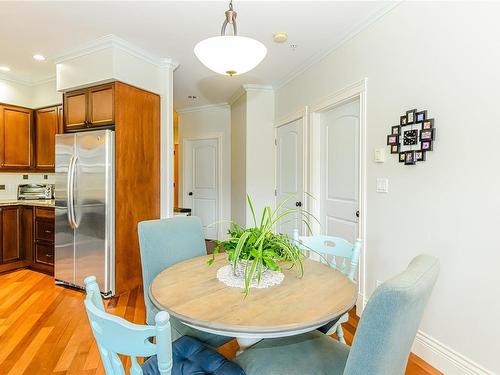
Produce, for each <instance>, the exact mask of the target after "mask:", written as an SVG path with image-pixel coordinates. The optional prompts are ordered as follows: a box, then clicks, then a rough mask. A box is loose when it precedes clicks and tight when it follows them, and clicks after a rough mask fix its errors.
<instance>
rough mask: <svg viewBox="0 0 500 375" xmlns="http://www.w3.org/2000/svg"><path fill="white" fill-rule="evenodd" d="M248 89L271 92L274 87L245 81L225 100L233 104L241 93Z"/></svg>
mask: <svg viewBox="0 0 500 375" xmlns="http://www.w3.org/2000/svg"><path fill="white" fill-rule="evenodd" d="M249 91H267V92H273V91H274V88H273V86H271V85H257V84H253V83H247V84H244V85H242V86H240V87H238V89H237V90H236V91H235V92H234V93H233V95H231V96H230V97H229V99H228V100H227V102H228V103H229V105H233V104H234V102H236V101H237V100H238V99H239V98H240V97H241V96H242V95H243V94H245V93H247V92H249Z"/></svg>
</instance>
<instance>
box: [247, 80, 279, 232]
mask: <svg viewBox="0 0 500 375" xmlns="http://www.w3.org/2000/svg"><path fill="white" fill-rule="evenodd" d="M246 98H247V103H246V188H247V193H248V194H249V196H250V198H251V199H252V202H253V206H254V209H255V215H256V217H257V221H258V220H260V217H261V213H262V211H263V210H264V207H266V206H270V207H274V203H275V202H274V200H275V199H274V189H275V187H276V186H275V185H276V182H275V178H274V152H275V145H274V137H275V134H274V127H273V122H274V92H273V91H271V90H268V89H264V90H262V89H257V90H254V89H247V93H246ZM246 217H247V225H253V224H254V221H253V217H252V213H251V212H250V210H247V212H246Z"/></svg>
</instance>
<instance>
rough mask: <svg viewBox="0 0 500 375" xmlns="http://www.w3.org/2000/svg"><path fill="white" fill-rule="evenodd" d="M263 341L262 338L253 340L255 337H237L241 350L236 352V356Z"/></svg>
mask: <svg viewBox="0 0 500 375" xmlns="http://www.w3.org/2000/svg"><path fill="white" fill-rule="evenodd" d="M261 340H262V339H261V338H253V337H236V341H237V342H238V345H239V346H240V349H239V350H238V351H237V352H236V355H240V354H241V353H243V352H244V351H245V350H246V349H247V348H249V347H251V346H252V345H255V344H257V343H258V342H259V341H261Z"/></svg>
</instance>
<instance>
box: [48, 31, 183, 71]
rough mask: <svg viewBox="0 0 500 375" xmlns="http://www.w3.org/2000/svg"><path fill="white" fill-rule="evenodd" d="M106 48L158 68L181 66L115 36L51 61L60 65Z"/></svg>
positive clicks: (95, 41)
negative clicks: (113, 49)
mask: <svg viewBox="0 0 500 375" xmlns="http://www.w3.org/2000/svg"><path fill="white" fill-rule="evenodd" d="M106 48H116V49H119V50H121V51H124V52H126V53H128V54H130V55H132V56H135V57H137V58H139V59H142V60H145V61H147V62H149V63H150V64H152V65H155V66H156V67H158V68H170V69H172V70H175V69H177V67H178V66H179V63H177V62H176V61H174V60H172V59H170V58H159V57H157V56H155V55H153V54H151V53H149V52H148V51H146V50H144V49H142V48H139V47H137V46H135V45H133V44H131V43H129V42H127V41H126V40H124V39H121V38H119V37H117V36H116V35H113V34H110V35H105V36H103V37H101V38H98V39H96V40H93V41H91V42H88V43H85V44H83V45H80V46H79V47H77V48H73V49H70V50H67V51H66V52H63V53H61V54H59V55H57V56H54V57H52V58H51V60H53V61H54V63H55V64H60V63H62V62H65V61H68V60H73V59H76V58H78V57H82V56H86V55H90V54H92V53H95V52H98V51H101V50H103V49H106Z"/></svg>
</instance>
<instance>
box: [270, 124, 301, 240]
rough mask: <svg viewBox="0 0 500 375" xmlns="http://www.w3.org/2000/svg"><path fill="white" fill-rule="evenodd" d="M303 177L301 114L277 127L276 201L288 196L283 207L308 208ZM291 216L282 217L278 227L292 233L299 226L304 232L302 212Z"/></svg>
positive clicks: (280, 230)
mask: <svg viewBox="0 0 500 375" xmlns="http://www.w3.org/2000/svg"><path fill="white" fill-rule="evenodd" d="M303 180H304V154H303V118H298V119H296V120H293V121H291V122H288V123H285V124H283V125H281V126H278V127H277V128H276V204H280V202H282V201H283V200H285V199H288V201H287V203H285V205H284V206H283V209H290V208H291V209H296V208H304V183H303ZM290 219H291V217H288V218H286V219H284V220H282V221H280V222H279V223H278V225H277V230H278V231H279V232H280V233H285V234H288V235H289V236H290V237H291V236H292V235H293V230H294V229H295V228H297V229H299V232H302V224H301V222H299V215H295V219H296V221H291V222H287V221H288V220H290Z"/></svg>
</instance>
